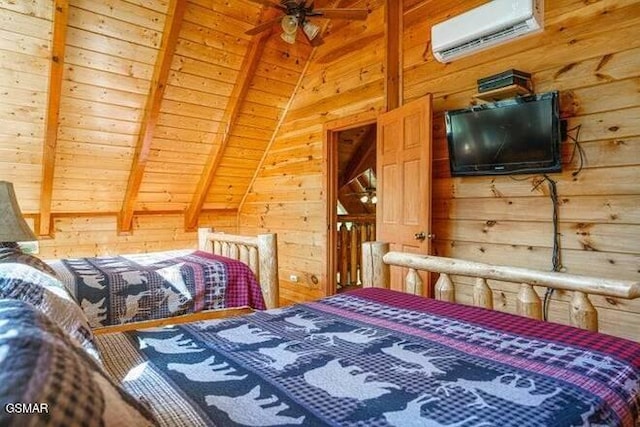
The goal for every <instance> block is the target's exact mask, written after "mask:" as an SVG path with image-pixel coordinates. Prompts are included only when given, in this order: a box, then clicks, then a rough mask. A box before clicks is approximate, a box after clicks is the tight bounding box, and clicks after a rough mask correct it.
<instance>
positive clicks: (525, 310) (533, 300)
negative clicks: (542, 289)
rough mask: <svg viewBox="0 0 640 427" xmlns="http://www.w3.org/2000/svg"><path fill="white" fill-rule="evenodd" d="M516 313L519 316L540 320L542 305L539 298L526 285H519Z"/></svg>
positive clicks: (531, 287)
mask: <svg viewBox="0 0 640 427" xmlns="http://www.w3.org/2000/svg"><path fill="white" fill-rule="evenodd" d="M516 312H517V313H518V314H519V315H520V316H524V317H530V318H532V319H538V320H540V319H542V303H541V302H540V297H539V296H538V294H537V293H536V291H534V290H533V286H531V285H530V284H528V283H522V284H521V285H520V292H519V293H518V297H517V300H516Z"/></svg>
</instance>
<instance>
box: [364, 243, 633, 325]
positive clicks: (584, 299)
mask: <svg viewBox="0 0 640 427" xmlns="http://www.w3.org/2000/svg"><path fill="white" fill-rule="evenodd" d="M362 250H363V271H362V284H363V286H364V287H379V288H387V287H388V286H389V285H388V284H389V278H390V271H389V266H390V265H394V266H399V267H405V268H407V269H408V270H407V275H406V278H405V283H404V285H405V291H406V292H408V293H414V294H417V295H421V294H422V287H423V283H422V280H421V279H420V276H419V275H418V274H417V270H424V271H430V272H434V273H440V277H439V278H438V281H437V282H436V285H435V297H436V299H439V300H444V301H450V302H455V288H454V283H453V282H452V281H451V278H450V276H451V275H457V276H466V277H475V278H476V282H475V286H474V290H473V303H474V305H476V306H479V307H483V308H488V309H493V293H492V290H491V288H489V286H488V284H487V279H491V280H501V281H506V282H514V283H519V284H520V289H519V293H518V296H517V304H516V311H517V313H518V314H519V315H521V316H525V317H531V318H534V319H541V318H542V303H541V301H540V297H539V296H538V294H537V293H536V292H535V291H534V289H533V287H534V286H545V287H547V288H553V289H560V290H566V291H571V292H573V298H572V300H571V303H570V307H571V313H570V319H571V324H572V325H574V326H577V327H579V328H583V329H589V330H593V331H597V330H598V313H597V311H596V309H595V307H594V306H593V304H592V303H591V301H590V300H589V296H588V294H595V295H602V296H605V297H618V298H624V299H634V298H638V297H640V282H634V281H631V280H613V279H603V278H597V277H587V276H578V275H575V274H565V273H555V272H546V271H538V270H532V269H528V268H518V267H508V266H498V265H490V264H483V263H479V262H472V261H464V260H459V259H454V258H443V257H436V256H429V255H416V254H410V253H404V252H389V244H388V243H382V242H367V243H364V244H363V245H362Z"/></svg>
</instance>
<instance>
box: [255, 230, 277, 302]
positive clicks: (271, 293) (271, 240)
mask: <svg viewBox="0 0 640 427" xmlns="http://www.w3.org/2000/svg"><path fill="white" fill-rule="evenodd" d="M277 247H278V241H277V237H276V235H275V234H259V235H258V253H259V254H260V285H261V286H262V295H263V297H264V302H265V304H266V305H267V308H275V307H278V304H279V302H278V300H279V298H280V293H279V289H278V288H279V286H278V269H277V268H276V269H274V268H273V266H274V265H275V266H277V265H278V251H277Z"/></svg>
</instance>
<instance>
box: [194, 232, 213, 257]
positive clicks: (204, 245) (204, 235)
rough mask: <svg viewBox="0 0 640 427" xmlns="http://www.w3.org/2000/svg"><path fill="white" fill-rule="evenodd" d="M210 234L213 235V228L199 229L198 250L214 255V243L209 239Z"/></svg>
mask: <svg viewBox="0 0 640 427" xmlns="http://www.w3.org/2000/svg"><path fill="white" fill-rule="evenodd" d="M210 233H213V229H212V228H204V227H202V228H198V249H200V250H201V251H205V252H211V253H213V242H212V241H211V240H210V239H209V234H210Z"/></svg>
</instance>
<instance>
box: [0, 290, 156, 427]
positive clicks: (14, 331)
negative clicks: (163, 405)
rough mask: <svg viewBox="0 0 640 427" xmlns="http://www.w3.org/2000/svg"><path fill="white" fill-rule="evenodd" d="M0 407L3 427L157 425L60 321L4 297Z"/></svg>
mask: <svg viewBox="0 0 640 427" xmlns="http://www.w3.org/2000/svg"><path fill="white" fill-rule="evenodd" d="M0 408H3V410H0V425H3V426H36V425H37V426H63V425H65V426H119V425H127V426H153V425H157V423H156V421H155V419H154V418H153V415H152V414H151V412H150V411H149V409H148V408H146V407H145V406H144V405H142V403H141V402H140V401H138V400H137V399H135V398H134V397H133V396H131V395H130V394H128V393H127V392H126V391H125V390H123V389H122V388H121V387H120V386H119V385H118V384H117V383H115V382H114V381H113V380H112V379H111V377H109V375H108V374H107V373H106V372H105V371H104V370H103V369H102V367H101V366H100V365H99V364H98V363H96V361H95V359H93V358H92V357H90V356H88V355H87V354H86V352H84V351H83V350H82V349H80V348H79V347H78V346H76V345H74V343H73V342H72V341H71V340H70V337H69V336H68V335H67V334H65V333H64V332H63V331H62V330H61V329H60V328H59V327H58V326H57V325H55V324H54V323H53V322H51V320H49V319H48V318H47V317H46V316H45V315H44V314H43V313H42V312H40V311H39V310H37V309H36V308H35V307H33V306H32V305H30V304H27V303H25V302H23V301H17V300H6V299H5V300H0ZM20 412H22V413H20ZM25 412H28V413H25Z"/></svg>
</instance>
